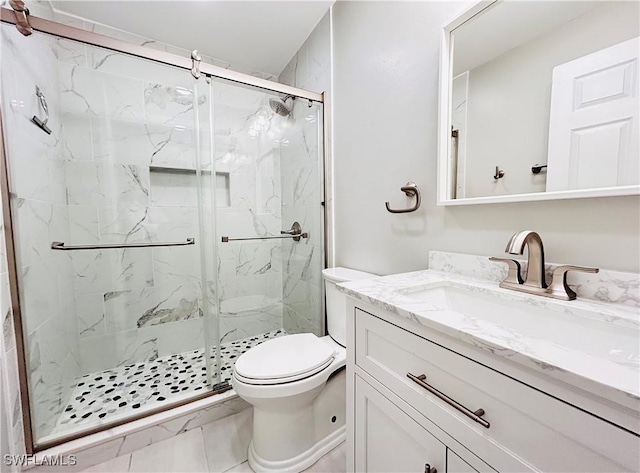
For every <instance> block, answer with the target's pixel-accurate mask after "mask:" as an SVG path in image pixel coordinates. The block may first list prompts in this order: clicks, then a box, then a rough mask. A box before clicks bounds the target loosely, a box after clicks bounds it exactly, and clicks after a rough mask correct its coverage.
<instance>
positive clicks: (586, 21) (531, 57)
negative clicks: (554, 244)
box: [438, 0, 640, 205]
mask: <svg viewBox="0 0 640 473" xmlns="http://www.w3.org/2000/svg"><path fill="white" fill-rule="evenodd" d="M639 11H640V10H639V3H638V2H626V1H589V2H582V1H549V2H540V1H518V2H509V1H501V0H499V1H495V2H483V3H480V4H478V5H476V6H475V7H473V8H472V9H471V10H469V11H468V12H466V13H464V14H463V15H462V16H460V17H459V18H457V19H456V20H455V21H454V22H453V23H451V24H450V25H448V26H447V27H445V29H444V36H443V42H442V45H443V48H442V68H441V82H440V89H441V91H440V93H441V96H440V100H441V102H440V137H439V163H440V168H439V191H438V202H439V203H440V204H443V205H456V204H464V203H482V202H511V201H523V200H544V199H558V198H573V197H592V196H609V195H627V194H637V193H639V190H640V158H639V156H638V140H639V133H638V119H639V118H640V117H639V113H638V108H639V102H638V86H639V82H638V72H639V71H638V56H639V49H640V46H639V45H640V41H639V38H638V36H639V35H640V21H639V20H640V18H639V15H640V13H639Z"/></svg>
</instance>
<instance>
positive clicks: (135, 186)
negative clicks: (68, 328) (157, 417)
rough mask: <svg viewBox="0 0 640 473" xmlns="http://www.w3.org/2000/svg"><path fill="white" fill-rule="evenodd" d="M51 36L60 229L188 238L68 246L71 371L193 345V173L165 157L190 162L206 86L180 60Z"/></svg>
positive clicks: (114, 236) (196, 334) (77, 233)
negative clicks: (61, 181)
mask: <svg viewBox="0 0 640 473" xmlns="http://www.w3.org/2000/svg"><path fill="white" fill-rule="evenodd" d="M57 43H58V51H59V54H58V59H59V64H58V75H59V79H60V106H61V110H62V116H61V120H62V136H61V148H62V153H63V158H64V173H65V175H66V178H67V188H66V196H65V198H66V202H67V204H68V209H69V239H68V241H70V242H71V243H75V244H95V243H138V242H164V241H168V242H171V241H184V240H185V239H186V238H191V237H194V238H196V246H188V247H164V248H153V249H149V248H140V249H118V250H113V249H110V250H89V251H78V252H72V253H70V257H71V263H72V267H73V271H74V281H73V292H74V296H75V300H76V305H77V309H78V330H77V334H78V336H79V340H80V342H79V343H80V358H79V359H80V364H81V372H82V373H88V372H93V371H100V370H104V369H107V368H112V367H115V366H120V365H124V364H130V363H133V362H137V361H145V360H153V359H155V358H157V357H161V356H165V355H169V354H173V353H179V352H184V351H188V350H194V349H197V348H202V347H203V344H204V334H203V319H202V316H203V310H202V297H201V292H202V291H201V284H200V261H199V251H198V247H197V245H198V244H202V243H203V242H199V233H198V229H199V226H198V201H197V192H198V191H197V181H196V176H195V174H189V173H185V172H179V171H178V172H176V169H178V170H180V169H190V170H194V169H195V166H196V144H197V141H196V139H195V136H196V134H197V133H200V132H201V130H198V129H196V127H195V123H196V120H195V113H194V104H195V103H196V102H197V104H198V106H199V108H200V111H201V112H202V113H203V114H204V116H206V113H205V112H206V111H208V107H209V105H208V102H207V100H208V97H207V96H206V95H204V94H201V95H197V93H196V92H195V90H196V89H195V88H194V81H193V78H192V77H191V75H190V74H189V73H188V72H187V71H182V70H176V69H173V68H170V67H168V66H162V65H159V64H154V63H152V62H149V61H145V60H141V59H136V58H131V57H128V56H125V55H122V54H117V53H113V52H110V51H106V50H102V49H99V48H95V47H90V46H84V45H81V44H78V43H74V42H70V41H65V40H58V42H57ZM123 71H126V74H127V75H126V76H125V75H122V72H123ZM203 136H204V137H205V138H206V137H207V133H206V132H205V133H204V134H203ZM202 141H203V143H207V142H208V139H203V140H202ZM202 155H203V156H208V153H207V152H206V150H203V153H202Z"/></svg>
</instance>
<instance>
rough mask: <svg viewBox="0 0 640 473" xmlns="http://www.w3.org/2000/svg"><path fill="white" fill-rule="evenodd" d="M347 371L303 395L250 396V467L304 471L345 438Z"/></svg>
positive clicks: (260, 470)
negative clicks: (251, 428)
mask: <svg viewBox="0 0 640 473" xmlns="http://www.w3.org/2000/svg"><path fill="white" fill-rule="evenodd" d="M346 380H347V376H346V370H345V369H339V370H338V371H336V372H334V373H333V376H331V377H330V378H329V379H328V380H327V382H326V383H325V384H323V385H320V386H318V387H316V388H314V389H313V390H311V391H306V392H304V393H302V394H297V395H293V396H288V397H284V398H271V399H248V401H249V402H250V403H252V404H253V438H252V439H251V444H250V446H249V452H248V458H249V466H251V468H253V470H254V471H256V472H272V471H288V472H300V471H302V470H305V469H306V468H308V467H309V466H311V465H313V464H314V463H315V462H316V461H318V459H319V458H320V457H322V456H323V455H324V454H326V453H327V452H329V451H330V450H331V449H333V448H335V447H336V446H337V445H339V444H340V442H342V441H344V439H345V432H346V427H345V420H346V419H345V417H346V412H345V410H346Z"/></svg>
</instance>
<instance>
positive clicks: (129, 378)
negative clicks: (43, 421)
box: [49, 330, 286, 437]
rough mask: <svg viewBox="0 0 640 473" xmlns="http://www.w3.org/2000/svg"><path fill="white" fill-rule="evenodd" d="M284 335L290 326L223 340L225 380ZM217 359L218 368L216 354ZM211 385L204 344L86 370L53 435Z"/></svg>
mask: <svg viewBox="0 0 640 473" xmlns="http://www.w3.org/2000/svg"><path fill="white" fill-rule="evenodd" d="M282 335H286V332H285V331H284V330H274V331H271V332H267V333H263V334H259V335H256V336H253V337H247V338H244V339H241V340H235V341H232V342H228V343H224V344H222V345H221V346H220V355H221V368H220V373H221V377H220V384H222V383H230V382H231V375H232V372H233V365H234V363H235V360H236V359H237V358H238V357H239V356H240V355H242V354H243V353H244V352H246V351H247V350H248V349H249V348H252V347H254V346H256V345H258V344H260V343H262V342H264V341H266V340H269V339H272V338H276V337H280V336H282ZM212 363H213V364H212V368H213V369H216V364H215V357H213V362H212ZM216 386H219V384H217V385H216ZM210 388H211V386H209V385H208V384H207V371H206V366H205V364H204V350H202V349H200V350H194V351H189V352H185V353H179V354H175V355H169V356H164V357H161V358H157V359H155V360H152V361H145V362H140V363H135V364H132V365H127V366H119V367H117V368H113V369H109V370H105V371H99V372H95V373H89V374H85V375H83V376H82V377H80V378H78V379H77V382H76V386H75V387H74V389H73V391H72V393H71V395H70V397H69V401H68V402H67V404H66V407H65V409H64V411H63V412H62V413H61V414H60V417H59V418H58V422H57V424H56V426H55V428H54V429H53V431H52V432H51V434H50V436H49V437H57V436H59V435H68V434H71V433H74V432H77V431H83V430H86V429H91V428H95V427H98V426H100V425H102V424H106V423H111V422H114V421H121V420H123V419H125V418H126V417H128V416H131V415H136V414H140V412H141V411H145V410H150V409H157V408H158V407H161V406H163V405H169V404H174V403H177V402H182V401H185V400H187V399H189V398H190V397H192V396H195V395H197V394H201V393H205V392H207V390H208V389H210Z"/></svg>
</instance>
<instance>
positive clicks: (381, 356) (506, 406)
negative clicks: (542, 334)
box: [354, 309, 640, 473]
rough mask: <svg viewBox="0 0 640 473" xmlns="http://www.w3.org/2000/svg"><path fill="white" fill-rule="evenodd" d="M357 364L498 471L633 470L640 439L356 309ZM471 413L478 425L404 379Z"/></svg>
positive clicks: (639, 450) (635, 469)
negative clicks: (478, 416)
mask: <svg viewBox="0 0 640 473" xmlns="http://www.w3.org/2000/svg"><path fill="white" fill-rule="evenodd" d="M355 315H356V320H355V325H356V332H355V347H354V348H355V362H356V366H357V367H360V368H361V369H362V370H363V371H365V372H366V373H368V374H369V375H371V376H372V377H373V378H374V379H376V380H377V381H379V382H380V383H381V384H382V385H384V386H386V387H387V388H388V389H389V390H390V391H391V392H393V393H394V394H396V395H397V396H398V397H399V398H400V399H402V400H403V401H404V402H406V403H407V404H408V405H409V406H411V407H412V408H413V409H415V410H416V411H418V412H419V413H420V414H422V415H424V416H425V417H426V418H428V419H429V420H431V421H432V422H433V423H434V424H435V425H437V426H438V427H439V428H440V429H442V430H443V431H445V432H447V434H449V435H450V436H451V437H453V438H455V439H456V440H457V441H458V442H460V443H461V444H462V445H464V446H465V447H466V448H468V449H469V450H471V451H472V452H474V454H475V455H477V456H478V457H480V458H482V460H484V461H485V462H486V463H487V464H489V465H491V466H492V467H493V468H495V469H496V470H498V471H505V472H506V471H548V472H563V473H567V472H603V471H638V470H637V468H638V465H639V464H640V460H639V455H640V443H639V442H638V440H639V439H638V437H636V436H634V435H633V434H631V433H629V432H626V431H624V430H623V429H621V428H619V427H616V426H613V425H611V424H609V423H607V422H604V421H602V420H600V419H598V418H596V417H594V416H592V415H590V414H588V413H586V412H584V411H581V410H579V409H576V408H575V407H573V406H571V405H569V404H567V403H564V402H562V401H560V400H558V399H555V398H553V397H551V396H549V395H546V394H545V393H543V392H540V391H538V390H536V389H533V388H531V387H530V386H528V385H525V384H523V383H521V382H518V381H516V380H515V379H512V378H510V377H507V376H505V375H503V374H501V373H499V372H497V371H494V370H493V369H490V368H488V367H487V366H484V365H481V364H479V363H476V362H475V361H473V360H471V359H469V358H467V357H464V356H461V355H459V354H458V353H456V352H454V351H451V350H449V349H446V348H444V347H442V346H440V345H438V344H436V343H433V342H431V341H429V340H427V339H424V338H421V337H419V336H417V335H415V334H413V333H411V332H408V331H406V330H404V329H401V328H399V327H397V326H395V325H392V324H390V323H388V322H385V321H384V320H382V319H380V318H378V317H375V316H373V315H371V314H369V313H367V312H364V311H361V310H359V309H356V314H355ZM408 373H412V374H413V375H415V376H419V375H422V374H425V375H426V382H427V383H428V384H429V385H430V386H432V387H433V388H435V389H437V390H439V391H440V392H441V393H443V394H444V395H446V396H447V397H449V398H450V399H452V400H454V401H456V402H457V403H459V404H460V405H461V406H464V407H466V408H468V409H469V410H470V411H474V410H476V409H478V408H482V409H483V410H484V411H485V413H484V415H483V416H482V419H484V420H486V421H488V422H489V423H490V426H486V427H485V426H482V425H481V424H479V423H477V422H475V421H474V420H472V419H471V418H470V417H469V416H467V415H465V414H463V413H462V412H461V411H459V410H458V409H456V408H455V407H454V406H452V405H451V404H449V403H447V402H446V401H445V400H443V399H441V398H439V397H437V396H436V395H434V394H433V393H432V392H429V391H428V390H427V389H425V387H423V386H421V385H419V384H417V383H416V382H414V381H412V380H411V379H409V377H408V376H407V374H408Z"/></svg>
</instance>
